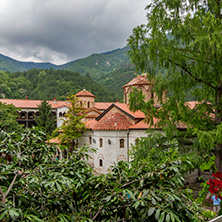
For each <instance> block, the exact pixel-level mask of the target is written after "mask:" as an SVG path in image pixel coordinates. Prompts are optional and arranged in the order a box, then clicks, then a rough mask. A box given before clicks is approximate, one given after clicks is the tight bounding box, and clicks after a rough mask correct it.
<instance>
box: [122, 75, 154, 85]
mask: <svg viewBox="0 0 222 222" xmlns="http://www.w3.org/2000/svg"><path fill="white" fill-rule="evenodd" d="M136 85H150V82H148V80H147V75H146V74H143V75H138V76H137V77H135V78H133V79H132V80H131V81H130V82H128V83H127V84H125V85H124V86H123V88H125V87H127V86H136Z"/></svg>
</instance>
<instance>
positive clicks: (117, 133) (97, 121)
mask: <svg viewBox="0 0 222 222" xmlns="http://www.w3.org/2000/svg"><path fill="white" fill-rule="evenodd" d="M133 87H136V88H138V89H140V90H141V91H142V93H143V95H144V97H145V101H149V100H150V99H153V100H154V106H156V107H157V108H159V107H160V104H159V103H158V98H157V96H156V95H155V93H153V91H152V89H153V84H152V83H150V82H148V81H147V78H146V76H145V75H140V76H137V77H135V78H134V79H132V80H131V81H130V82H129V83H127V84H126V85H124V86H123V90H124V103H119V102H115V103H110V102H95V96H94V95H93V94H92V93H90V92H89V91H87V90H85V89H84V90H82V91H80V92H78V93H77V94H76V96H77V97H78V98H79V100H80V101H81V102H82V105H83V106H84V107H85V108H86V109H87V112H86V116H85V118H84V123H85V124H86V127H87V130H86V131H85V132H84V133H83V134H82V137H81V138H80V139H79V140H78V144H77V146H78V147H83V146H84V145H87V146H89V147H91V148H95V149H97V152H96V153H90V155H91V157H92V158H91V159H90V160H89V162H90V164H91V165H93V166H94V169H95V170H96V171H97V172H98V173H106V172H107V171H108V168H109V167H110V166H112V165H114V163H116V162H118V161H120V160H124V161H129V160H130V156H129V150H130V147H131V146H132V145H135V143H136V142H137V140H138V138H140V137H144V136H146V131H147V129H149V128H150V125H149V124H147V123H145V121H144V119H145V115H144V113H143V112H141V111H136V112H132V111H130V110H129V105H128V103H129V94H130V93H131V92H132V90H133ZM165 99H166V93H164V95H163V98H162V100H165ZM0 102H2V103H6V104H13V105H15V106H16V107H18V108H20V111H18V112H19V117H18V119H17V121H18V122H19V123H20V124H24V125H25V127H31V126H32V125H34V124H35V122H34V115H38V106H39V105H40V104H41V100H29V99H28V98H26V99H25V100H14V99H0ZM48 102H49V104H50V105H51V107H52V110H53V115H55V116H56V119H57V127H58V128H59V127H61V125H62V123H63V120H64V118H65V114H66V113H67V111H68V109H69V101H68V100H67V101H57V100H56V98H54V100H52V101H48ZM190 105H191V106H192V102H191V104H190ZM180 127H181V129H183V128H185V126H180ZM151 129H153V130H155V131H160V132H161V129H158V128H157V127H156V126H152V127H151ZM50 142H51V143H56V142H58V141H57V140H56V139H52V140H50ZM62 155H63V154H62V153H60V156H61V157H62Z"/></svg>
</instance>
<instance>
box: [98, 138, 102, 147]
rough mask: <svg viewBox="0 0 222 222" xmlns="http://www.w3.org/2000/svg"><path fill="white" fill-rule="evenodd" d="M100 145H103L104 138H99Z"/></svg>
mask: <svg viewBox="0 0 222 222" xmlns="http://www.w3.org/2000/svg"><path fill="white" fill-rule="evenodd" d="M99 147H103V139H102V138H100V139H99Z"/></svg>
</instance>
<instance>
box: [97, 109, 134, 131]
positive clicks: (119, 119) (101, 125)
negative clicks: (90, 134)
mask: <svg viewBox="0 0 222 222" xmlns="http://www.w3.org/2000/svg"><path fill="white" fill-rule="evenodd" d="M131 125H132V123H131V122H130V121H129V120H128V119H127V117H126V116H125V115H124V114H122V113H119V112H117V113H110V114H108V115H107V116H105V117H104V118H102V119H101V120H100V121H98V122H97V124H96V125H95V126H94V127H93V130H127V129H129V127H130V126H131Z"/></svg>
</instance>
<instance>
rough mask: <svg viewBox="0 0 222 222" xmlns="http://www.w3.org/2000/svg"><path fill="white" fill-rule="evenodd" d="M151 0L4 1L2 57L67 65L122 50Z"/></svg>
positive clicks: (0, 39)
mask: <svg viewBox="0 0 222 222" xmlns="http://www.w3.org/2000/svg"><path fill="white" fill-rule="evenodd" d="M148 2H149V0H0V18H1V19H0V30H1V31H0V53H1V54H3V55H5V56H9V57H11V58H14V59H16V60H20V61H34V62H52V63H54V64H63V63H66V62H69V61H72V60H75V59H78V58H83V57H86V56H89V55H91V54H92V53H101V52H107V51H111V50H113V49H117V48H122V47H124V46H125V45H126V40H127V38H128V37H129V35H130V34H131V33H132V29H133V28H134V27H135V26H137V25H140V24H142V23H145V22H146V11H145V10H144V8H145V6H146V5H147V4H148Z"/></svg>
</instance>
